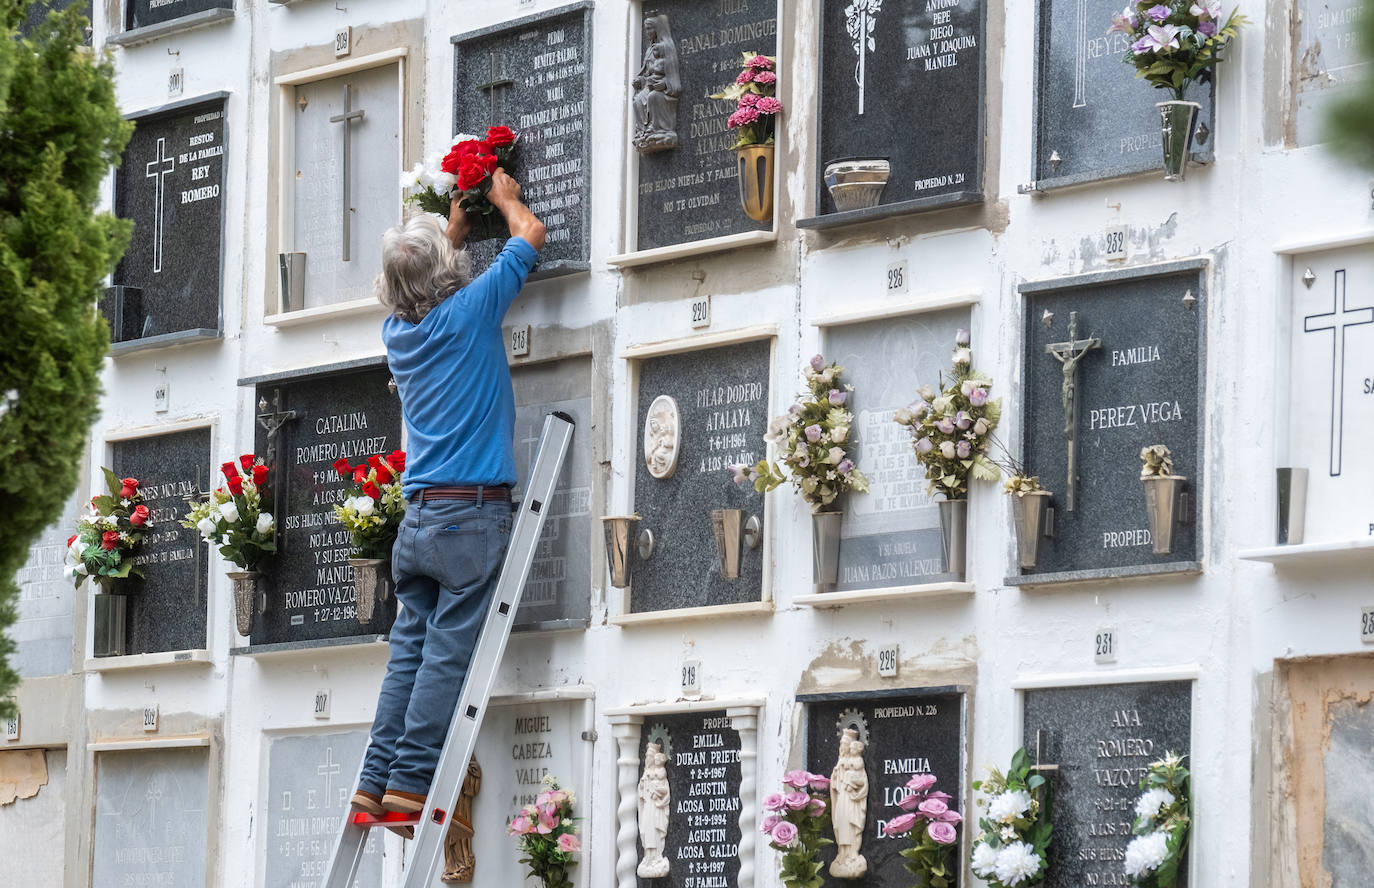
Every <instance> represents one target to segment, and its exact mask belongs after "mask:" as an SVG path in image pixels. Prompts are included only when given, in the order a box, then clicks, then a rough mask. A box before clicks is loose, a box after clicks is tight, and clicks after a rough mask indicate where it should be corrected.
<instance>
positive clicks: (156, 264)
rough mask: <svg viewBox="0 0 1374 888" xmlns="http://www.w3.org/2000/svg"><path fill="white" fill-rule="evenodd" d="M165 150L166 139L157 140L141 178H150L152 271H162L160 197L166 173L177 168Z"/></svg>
mask: <svg viewBox="0 0 1374 888" xmlns="http://www.w3.org/2000/svg"><path fill="white" fill-rule="evenodd" d="M166 152H167V140H166V139H158V140H157V155H156V156H155V157H154V158H153V159H152V160H150V161H148V163H147V164H146V166H145V167H144V172H143V178H145V179H152V180H153V187H154V189H155V193H154V196H153V273H154V274H161V273H162V220H163V215H162V198H163V196H164V195H165V194H166V192H167V174H168V173H170V172H172V171H173V170H175V169H176V168H177V162H176V158H175V156H173V155H169V154H167V153H166Z"/></svg>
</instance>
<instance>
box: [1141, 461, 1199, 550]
mask: <svg viewBox="0 0 1374 888" xmlns="http://www.w3.org/2000/svg"><path fill="white" fill-rule="evenodd" d="M1140 480H1141V482H1142V483H1143V484H1144V485H1145V512H1146V514H1147V516H1148V517H1149V519H1150V537H1151V539H1153V540H1154V553H1155V554H1156V555H1168V554H1170V553H1171V552H1173V550H1174V528H1175V527H1177V526H1178V495H1179V493H1180V492H1182V490H1183V484H1184V482H1185V481H1187V480H1188V479H1187V478H1184V477H1183V476H1182V475H1151V476H1150V477H1148V478H1141V479H1140Z"/></svg>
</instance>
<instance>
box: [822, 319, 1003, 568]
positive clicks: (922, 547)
mask: <svg viewBox="0 0 1374 888" xmlns="http://www.w3.org/2000/svg"><path fill="white" fill-rule="evenodd" d="M968 325H969V311H968V309H967V308H957V309H950V310H948V311H940V312H932V313H928V314H919V315H910V316H908V317H903V318H886V319H884V320H881V321H870V322H868V323H863V324H850V325H846V326H842V327H830V328H828V329H827V330H826V333H825V357H826V359H827V360H831V361H835V362H837V363H839V364H840V366H842V367H844V368H845V372H844V381H845V382H847V383H848V384H850V385H852V386H854V391H853V393H852V394H851V395H850V398H849V404H850V406H851V409H852V410H853V412H854V428H853V440H854V442H855V447H854V459H855V464H856V465H857V466H858V467H859V469H860V470H861V471H862V472H863V473H864V474H865V475H866V476H867V477H868V484H869V492H868V493H867V494H852V495H850V496H849V497H848V499H847V500H846V502H845V507H844V519H843V522H842V524H841V525H840V536H841V540H840V576H839V583H838V585H837V586H836V589H837V590H840V591H844V590H848V589H876V588H885V587H890V586H910V585H915V584H918V583H930V582H936V581H939V580H942V579H946V578H949V577H950V576H951V575H949V574H945V573H944V556H943V551H942V549H941V547H940V515H939V510H938V509H937V508H936V506H935V502H936V500H935V498H934V497H932V496H931V495H930V494H929V493H927V492H926V481H925V472H924V470H922V469H921V466H920V464H919V463H917V462H916V454H915V451H913V450H912V444H911V435H910V434H908V433H907V430H906V429H905V428H903V427H902V426H899V425H897V423H895V422H893V421H892V416H893V414H894V413H895V412H896V410H897V408H899V407H905V406H906V405H908V404H910V403H911V402H912V401H913V400H915V399H916V389H918V388H920V387H921V386H922V385H924V384H926V383H930V384H932V385H933V384H935V383H936V380H938V378H939V374H940V372H941V371H942V370H943V371H948V370H949V367H950V363H949V356H950V352H951V351H952V350H953V348H954V336H955V332H956V331H957V330H959V328H961V327H963V328H967V327H968ZM997 391H998V388H996V387H994V388H993V393H994V394H996V393H997Z"/></svg>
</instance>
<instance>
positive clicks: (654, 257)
mask: <svg viewBox="0 0 1374 888" xmlns="http://www.w3.org/2000/svg"><path fill="white" fill-rule="evenodd" d="M777 239H778V232H777V230H776V228H774V229H773V230H770V231H746V232H744V233H742V234H727V235H726V236H725V237H713V238H708V239H707V240H703V241H692V242H691V243H686V244H673V245H672V246H668V247H655V248H654V249H652V250H639V251H638V252H635V253H621V254H620V255H619V256H612V257H611V258H609V259H607V260H606V264H607V265H613V266H615V267H617V268H634V267H635V266H637V265H653V264H654V263H655V262H672V261H673V260H674V259H687V258H690V257H692V256H704V255H706V254H707V253H719V252H722V251H724V250H734V249H737V248H740V247H753V246H758V245H760V244H771V243H773V242H774V241H776V240H777Z"/></svg>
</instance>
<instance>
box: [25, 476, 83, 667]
mask: <svg viewBox="0 0 1374 888" xmlns="http://www.w3.org/2000/svg"><path fill="white" fill-rule="evenodd" d="M85 503H86V498H85V488H84V487H82V486H78V487H77V489H76V491H75V492H74V493H73V494H72V496H71V498H70V499H69V500H67V503H66V505H64V506H63V507H62V512H61V513H60V517H59V518H58V519H57V521H56V522H55V523H53V524H50V525H48V526H47V527H46V528H44V529H43V533H42V534H40V535H39V537H38V539H36V540H34V542H33V544H32V545H30V546H29V557H28V560H27V561H25V562H24V566H23V567H21V568H19V572H18V573H17V574H15V575H14V582H15V585H17V586H18V587H19V602H18V618H17V619H16V620H15V622H14V625H13V626H11V627H10V628H9V630H8V632H7V633H6V634H7V635H8V636H9V637H10V639H11V640H12V641H14V642H15V645H16V649H15V652H14V653H13V654H11V655H10V665H12V666H13V667H14V668H15V670H16V671H18V673H19V676H20V677H21V678H34V677H37V676H40V675H61V674H63V673H65V672H70V671H71V669H72V620H73V612H72V606H73V601H74V600H75V597H76V592H75V586H74V585H73V583H72V580H71V578H70V577H68V576H67V575H66V573H65V572H64V566H65V564H66V559H67V538H68V537H70V536H71V535H72V534H73V533H75V532H76V520H77V517H78V515H79V514H80V511H81V508H82V506H84V505H85ZM86 582H87V583H89V582H90V581H89V580H87V581H86Z"/></svg>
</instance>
